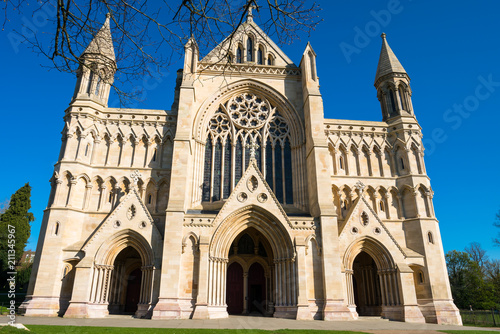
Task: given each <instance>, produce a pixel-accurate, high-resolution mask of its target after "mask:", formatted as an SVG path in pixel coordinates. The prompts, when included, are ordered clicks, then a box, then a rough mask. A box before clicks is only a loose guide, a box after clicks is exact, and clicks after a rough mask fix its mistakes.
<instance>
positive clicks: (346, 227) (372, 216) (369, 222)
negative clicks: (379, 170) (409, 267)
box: [339, 191, 423, 263]
mask: <svg viewBox="0 0 500 334" xmlns="http://www.w3.org/2000/svg"><path fill="white" fill-rule="evenodd" d="M360 193H361V195H360V196H359V197H358V198H357V199H356V201H355V202H354V204H353V206H352V207H351V209H350V210H349V212H348V213H347V216H346V219H345V220H344V224H343V225H342V226H339V239H340V243H341V249H347V248H348V247H349V245H350V244H351V243H352V242H354V241H355V240H356V239H359V238H363V237H368V238H373V239H376V240H379V241H380V242H381V244H383V245H385V247H387V248H388V249H389V250H390V253H391V254H393V256H394V257H395V258H396V257H400V259H401V260H402V259H406V258H413V259H414V261H415V262H416V263H418V262H420V261H421V260H422V259H423V256H422V255H421V254H419V253H417V252H415V251H413V250H411V249H408V248H406V247H402V246H401V245H400V244H399V243H398V242H397V240H396V238H394V236H393V235H392V233H391V232H390V231H389V229H388V228H387V226H386V225H385V224H384V223H383V222H382V220H381V219H380V217H379V216H378V215H377V213H376V212H375V210H373V208H372V207H371V205H370V203H369V202H368V201H367V200H366V198H365V196H364V194H363V192H362V191H361V192H360ZM397 253H399V256H396V254H397ZM396 262H398V261H396Z"/></svg>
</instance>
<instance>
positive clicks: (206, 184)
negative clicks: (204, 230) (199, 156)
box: [202, 135, 212, 202]
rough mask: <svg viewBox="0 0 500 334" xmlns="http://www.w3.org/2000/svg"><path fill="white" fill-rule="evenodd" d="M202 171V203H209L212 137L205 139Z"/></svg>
mask: <svg viewBox="0 0 500 334" xmlns="http://www.w3.org/2000/svg"><path fill="white" fill-rule="evenodd" d="M203 168H204V170H203V186H202V187H203V195H202V199H203V201H206V202H209V201H210V182H211V178H212V136H211V135H209V136H208V137H207V143H206V144H205V165H204V167H203Z"/></svg>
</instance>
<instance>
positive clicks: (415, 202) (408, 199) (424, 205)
mask: <svg viewBox="0 0 500 334" xmlns="http://www.w3.org/2000/svg"><path fill="white" fill-rule="evenodd" d="M332 191H333V201H334V204H335V206H336V208H337V214H338V216H339V220H343V219H345V218H346V216H347V213H348V212H349V209H350V208H351V207H352V205H353V204H354V202H355V201H356V199H357V198H358V197H359V191H358V190H356V189H351V187H349V186H348V185H343V186H340V187H337V186H335V185H333V186H332ZM364 194H365V195H366V196H367V198H368V200H369V202H370V204H371V206H372V208H373V210H374V211H375V213H376V214H377V215H378V216H379V217H380V219H383V220H391V219H392V220H396V219H408V218H417V217H421V214H422V213H424V214H425V216H423V218H425V217H427V218H430V217H434V207H433V204H432V197H433V193H432V191H431V190H430V189H428V188H427V187H426V186H425V185H423V184H418V185H416V186H415V187H414V188H413V187H410V186H407V185H406V186H402V187H400V188H399V189H398V188H397V187H390V188H385V187H383V186H379V187H376V188H374V187H372V186H367V187H366V189H365V190H364Z"/></svg>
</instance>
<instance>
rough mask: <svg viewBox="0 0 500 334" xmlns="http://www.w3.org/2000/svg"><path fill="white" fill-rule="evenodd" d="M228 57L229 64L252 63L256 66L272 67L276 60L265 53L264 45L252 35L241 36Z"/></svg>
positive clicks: (268, 53)
mask: <svg viewBox="0 0 500 334" xmlns="http://www.w3.org/2000/svg"><path fill="white" fill-rule="evenodd" d="M228 57H229V61H230V62H233V61H234V62H235V63H236V64H242V63H252V62H253V63H255V64H257V65H274V63H275V58H276V57H275V56H274V55H273V54H272V53H271V52H267V46H266V44H265V43H260V42H258V41H257V39H256V38H255V36H253V34H248V35H243V37H242V38H241V41H239V42H238V43H237V44H236V46H235V49H234V50H233V51H231V52H230V53H229V56H228Z"/></svg>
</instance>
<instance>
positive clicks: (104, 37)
mask: <svg viewBox="0 0 500 334" xmlns="http://www.w3.org/2000/svg"><path fill="white" fill-rule="evenodd" d="M109 19H110V15H109V13H108V14H107V15H106V21H105V22H104V25H103V26H102V28H101V29H100V30H99V31H98V32H97V34H96V35H95V36H94V39H93V40H92V41H91V42H90V43H89V45H88V46H87V48H86V49H85V51H83V53H82V55H81V56H80V58H79V61H80V66H79V68H78V72H77V78H78V80H77V83H76V87H75V93H74V95H73V101H75V100H91V101H94V102H97V103H99V104H101V105H103V106H107V103H108V99H109V91H110V88H111V85H112V84H113V81H114V75H115V72H116V59H115V51H114V48H113V39H112V37H111V30H110V23H109Z"/></svg>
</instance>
